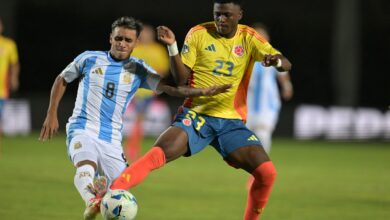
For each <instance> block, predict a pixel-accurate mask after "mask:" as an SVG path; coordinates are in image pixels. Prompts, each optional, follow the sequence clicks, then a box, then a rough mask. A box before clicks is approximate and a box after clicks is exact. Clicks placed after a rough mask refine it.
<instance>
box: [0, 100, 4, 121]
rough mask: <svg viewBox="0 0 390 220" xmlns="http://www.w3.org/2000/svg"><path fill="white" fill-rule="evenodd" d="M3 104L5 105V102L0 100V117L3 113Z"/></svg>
mask: <svg viewBox="0 0 390 220" xmlns="http://www.w3.org/2000/svg"><path fill="white" fill-rule="evenodd" d="M4 104H5V100H4V99H0V117H1V114H2V113H3V108H4ZM0 119H1V118H0Z"/></svg>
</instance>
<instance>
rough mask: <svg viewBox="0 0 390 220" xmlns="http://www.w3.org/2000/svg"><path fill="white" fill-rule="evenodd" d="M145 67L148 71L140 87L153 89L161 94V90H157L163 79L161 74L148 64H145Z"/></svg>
mask: <svg viewBox="0 0 390 220" xmlns="http://www.w3.org/2000/svg"><path fill="white" fill-rule="evenodd" d="M143 68H144V69H145V71H146V76H145V79H144V80H143V82H142V83H141V85H140V88H144V89H149V90H153V91H155V92H156V93H157V94H160V93H161V91H158V90H157V86H158V84H159V83H160V81H161V76H160V75H159V74H158V73H157V72H156V70H154V69H153V68H152V67H150V66H148V65H146V64H143Z"/></svg>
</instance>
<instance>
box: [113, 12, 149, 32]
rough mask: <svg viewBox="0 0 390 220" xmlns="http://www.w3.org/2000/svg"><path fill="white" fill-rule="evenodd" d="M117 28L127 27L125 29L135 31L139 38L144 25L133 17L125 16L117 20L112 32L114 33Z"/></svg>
mask: <svg viewBox="0 0 390 220" xmlns="http://www.w3.org/2000/svg"><path fill="white" fill-rule="evenodd" d="M116 27H125V28H128V29H131V30H135V31H136V34H137V37H139V35H140V34H141V31H142V28H143V25H142V23H141V22H140V21H139V20H136V19H135V18H133V17H127V16H124V17H120V18H118V19H116V20H115V21H114V22H113V23H112V25H111V31H114V29H115V28H116Z"/></svg>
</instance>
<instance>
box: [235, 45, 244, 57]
mask: <svg viewBox="0 0 390 220" xmlns="http://www.w3.org/2000/svg"><path fill="white" fill-rule="evenodd" d="M233 53H234V54H235V55H236V56H239V57H242V55H244V47H243V46H241V45H236V46H234V47H233Z"/></svg>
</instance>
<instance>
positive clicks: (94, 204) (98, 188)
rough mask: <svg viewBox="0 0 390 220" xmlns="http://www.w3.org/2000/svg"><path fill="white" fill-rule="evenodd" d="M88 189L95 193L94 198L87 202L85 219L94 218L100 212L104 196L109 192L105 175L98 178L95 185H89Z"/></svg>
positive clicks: (90, 219)
mask: <svg viewBox="0 0 390 220" xmlns="http://www.w3.org/2000/svg"><path fill="white" fill-rule="evenodd" d="M88 190H89V191H90V192H91V193H92V194H94V195H95V197H94V198H92V199H90V200H89V201H88V202H87V207H86V208H85V211H84V219H85V220H93V219H95V218H96V216H97V215H98V214H99V212H100V203H101V201H102V198H103V196H104V195H105V194H106V192H107V179H106V177H104V176H100V177H98V178H96V179H95V180H94V182H93V185H92V184H90V185H88Z"/></svg>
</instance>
